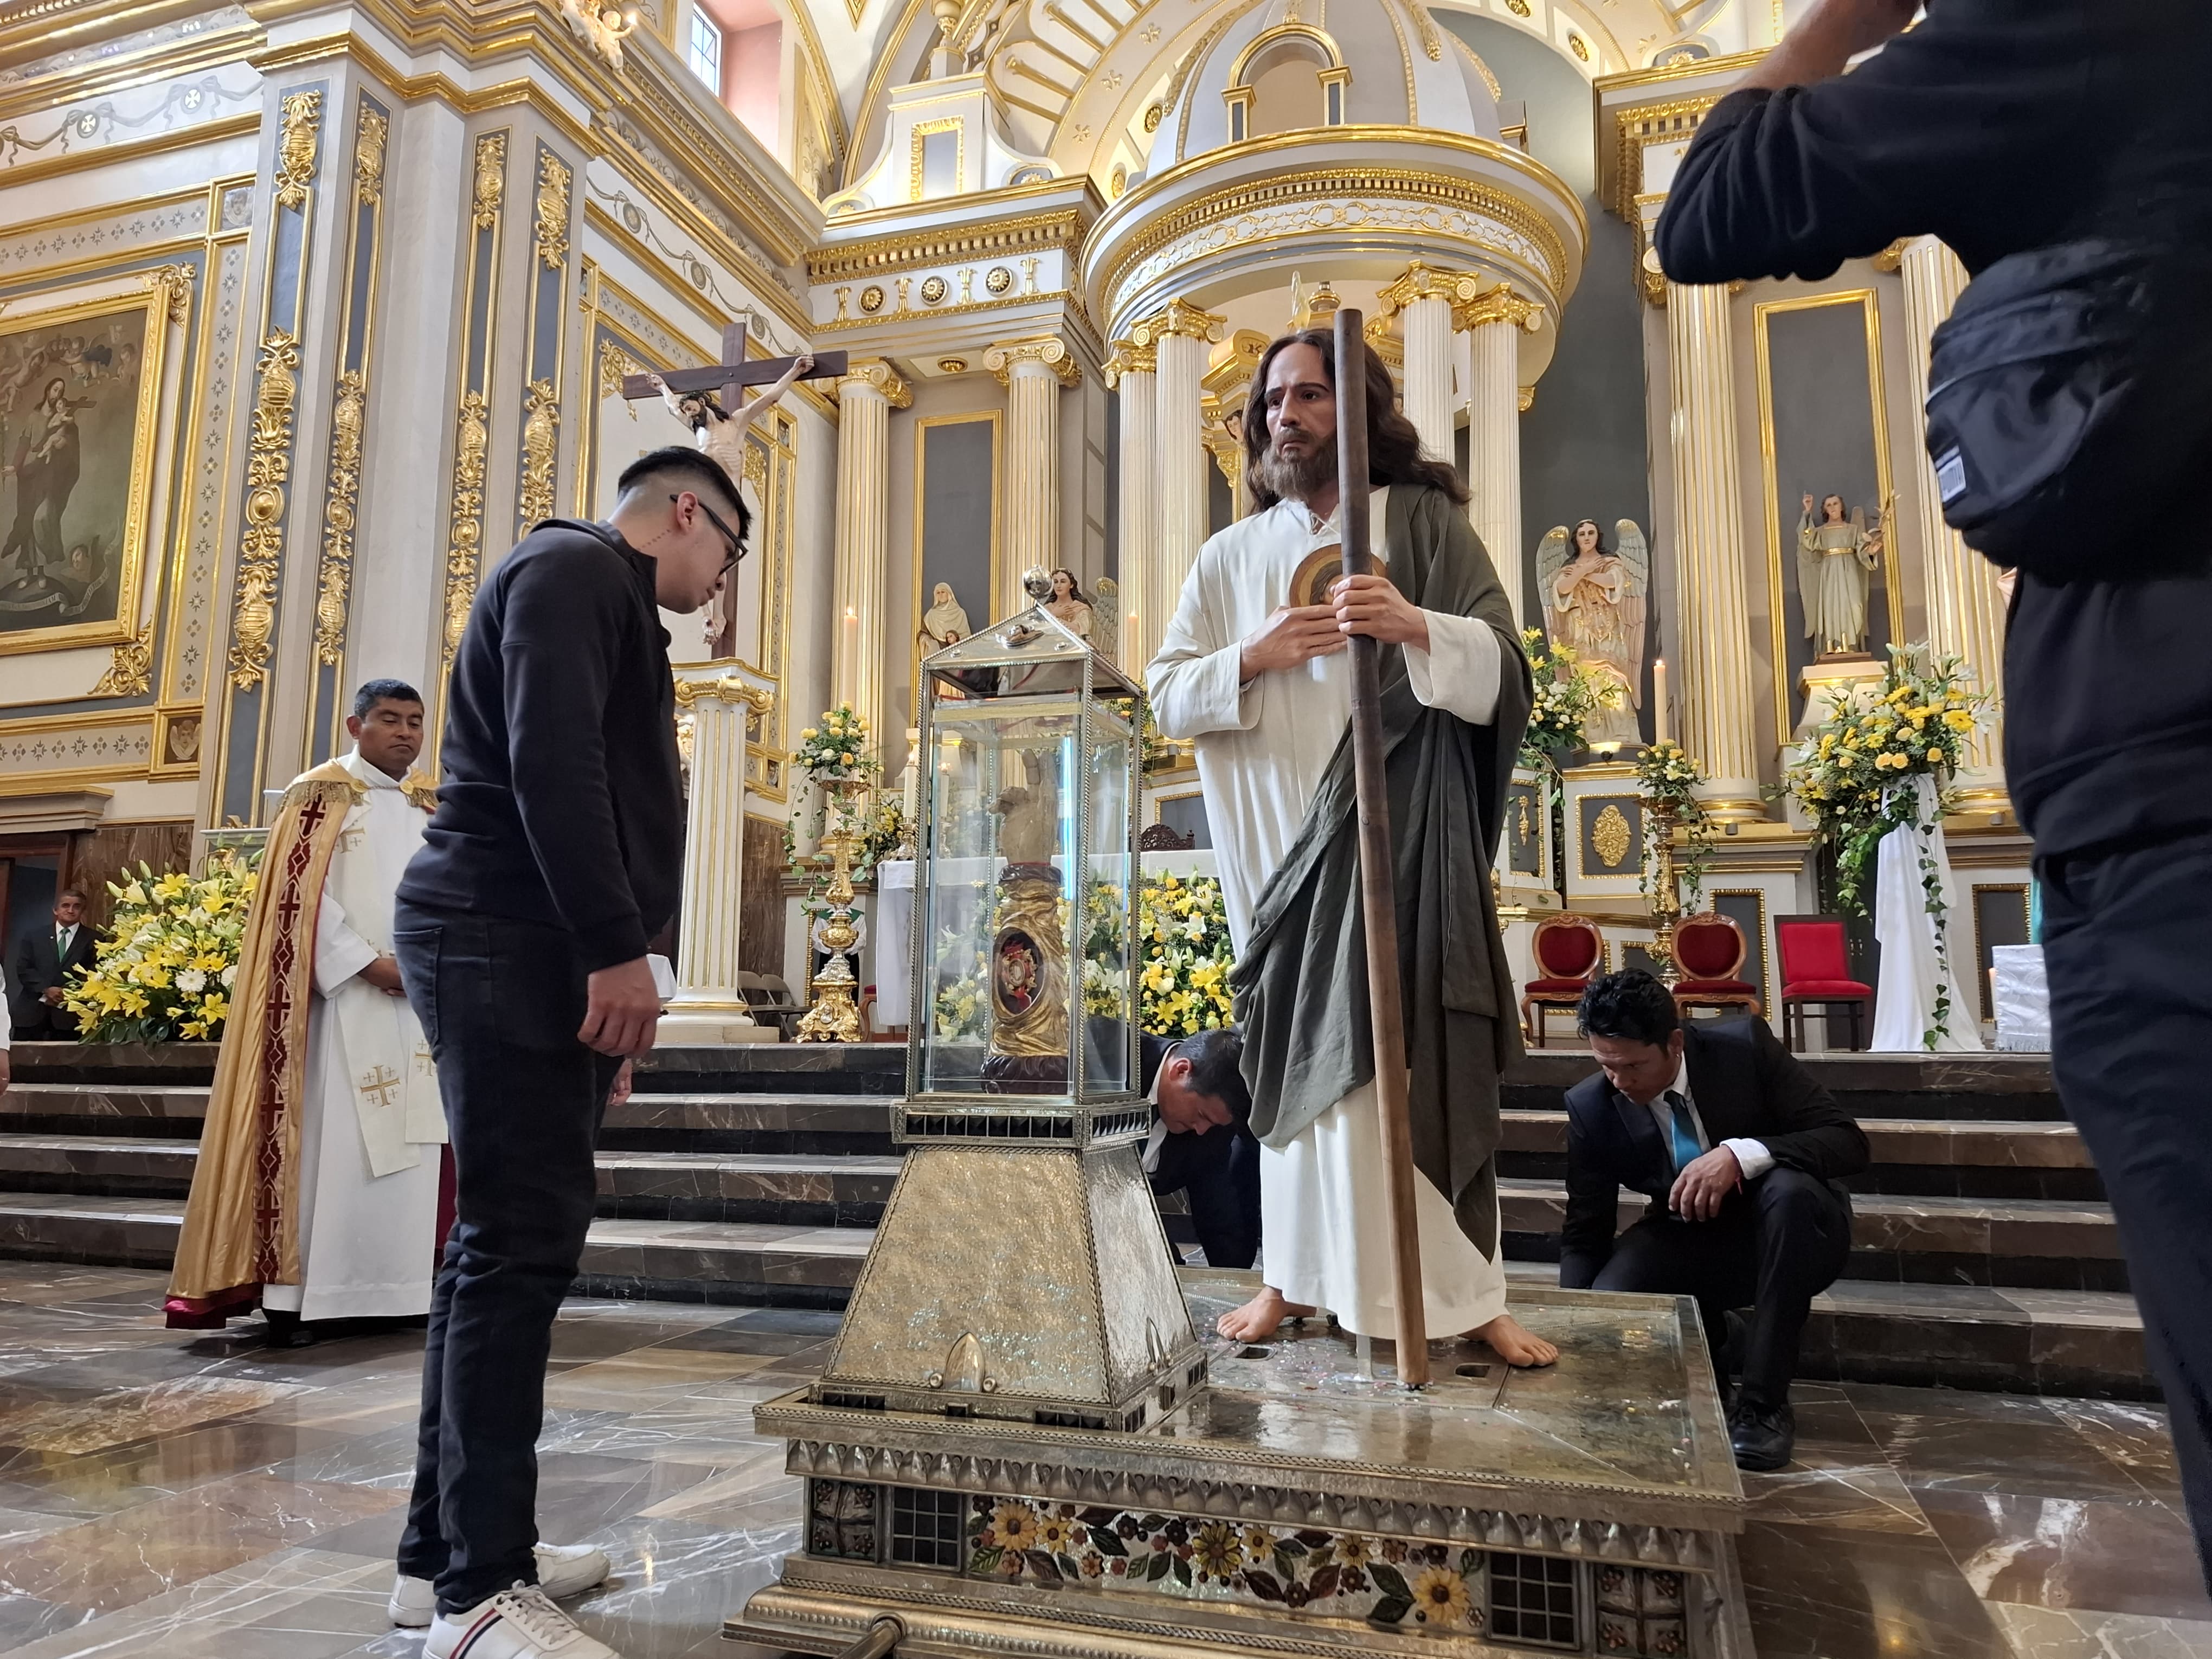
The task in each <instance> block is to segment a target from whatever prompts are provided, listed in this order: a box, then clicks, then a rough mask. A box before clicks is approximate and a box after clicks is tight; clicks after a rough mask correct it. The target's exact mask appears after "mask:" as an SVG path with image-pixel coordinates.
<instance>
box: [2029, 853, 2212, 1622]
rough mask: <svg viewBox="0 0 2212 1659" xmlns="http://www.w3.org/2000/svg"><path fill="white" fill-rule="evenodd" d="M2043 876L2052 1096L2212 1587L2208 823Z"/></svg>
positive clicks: (2074, 861) (2045, 865)
mask: <svg viewBox="0 0 2212 1659" xmlns="http://www.w3.org/2000/svg"><path fill="white" fill-rule="evenodd" d="M2036 873H2037V875H2038V877H2039V878H2040V879H2041V881H2042V884H2043V954H2044V963H2045V968H2046V969H2047V970H2048V972H2049V974H2050V978H2051V1049H2052V1054H2051V1066H2052V1070H2053V1072H2054V1073H2056V1075H2057V1081H2058V1095H2059V1098H2060V1099H2061V1100H2062V1101H2063V1102H2064V1103H2065V1106H2066V1113H2067V1115H2068V1116H2069V1117H2071V1118H2072V1119H2073V1120H2074V1123H2075V1127H2077V1128H2079V1129H2080V1130H2081V1139H2083V1140H2084V1141H2086V1142H2087V1144H2088V1147H2089V1154H2090V1156H2091V1158H2093V1159H2094V1160H2095V1162H2096V1165H2097V1170H2098V1172H2099V1173H2100V1174H2101V1175H2102V1176H2104V1178H2105V1190H2106V1193H2107V1194H2108V1195H2109V1196H2110V1197H2111V1199H2112V1213H2113V1216H2114V1218H2116V1219H2117V1221H2118V1224H2119V1230H2120V1245H2121V1248H2122V1249H2124V1251H2125V1252H2126V1254H2127V1261H2128V1274H2129V1280H2130V1284H2131V1285H2133V1287H2134V1290H2135V1296H2136V1304H2138V1305H2139V1306H2140V1307H2141V1309H2142V1316H2143V1335H2144V1337H2145V1339H2146V1343H2145V1346H2146V1347H2147V1349H2148V1356H2149V1358H2150V1361H2151V1365H2152V1368H2153V1369H2154V1370H2155V1371H2156V1373H2157V1376H2158V1380H2159V1384H2160V1387H2161V1388H2162V1389H2164V1390H2165V1391H2166V1408H2167V1412H2168V1414H2169V1418H2170V1420H2171V1422H2172V1431H2173V1449H2174V1451H2175V1453H2176V1455H2177V1456H2178V1459H2179V1464H2180V1469H2181V1492H2182V1496H2183V1498H2185V1499H2186V1500H2187V1503H2188V1506H2189V1520H2190V1524H2191V1527H2192V1528H2194V1529H2195V1530H2196V1534H2197V1554H2198V1559H2199V1563H2200V1565H2202V1567H2203V1571H2204V1573H2205V1577H2206V1582H2207V1583H2212V1322H2208V1320H2207V1319H2206V1316H2205V1310H2206V1306H2207V1304H2208V1302H2212V1233H2208V1232H2207V1231H2206V1227H2205V1218H2206V1217H2207V1215H2208V1214H2212V1111H2208V1109H2207V1107H2208V1100H2207V1088H2208V1085H2207V1084H2206V1081H2205V1069H2204V1068H2205V1062H2206V1060H2207V1058H2208V1057H2212V979H2208V978H2207V976H2206V971H2205V965H2204V946H2205V941H2206V940H2207V939H2212V835H2203V834H2198V835H2193V836H2179V837H2176V838H2173V839H2171V840H2166V841H2162V842H2157V843H2156V844H2154V845H2148V846H2142V847H2135V848H2122V849H2118V850H2114V851H2111V852H2106V853H2102V854H2096V855H2093V856H2088V857H2071V858H2054V859H2039V860H2037V861H2036Z"/></svg>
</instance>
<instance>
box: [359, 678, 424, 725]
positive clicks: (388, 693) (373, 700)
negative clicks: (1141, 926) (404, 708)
mask: <svg viewBox="0 0 2212 1659" xmlns="http://www.w3.org/2000/svg"><path fill="white" fill-rule="evenodd" d="M380 702H411V703H413V704H414V705H415V706H416V708H421V707H422V693H421V692H420V691H417V690H416V689H415V688H414V687H413V686H411V685H410V684H407V682H406V681H405V680H370V681H368V683H367V684H364V685H363V686H362V688H361V690H358V691H356V692H355V693H354V694H353V717H354V718H355V719H356V720H367V719H368V711H369V710H370V709H372V708H375V707H376V705H377V704H379V703H380Z"/></svg>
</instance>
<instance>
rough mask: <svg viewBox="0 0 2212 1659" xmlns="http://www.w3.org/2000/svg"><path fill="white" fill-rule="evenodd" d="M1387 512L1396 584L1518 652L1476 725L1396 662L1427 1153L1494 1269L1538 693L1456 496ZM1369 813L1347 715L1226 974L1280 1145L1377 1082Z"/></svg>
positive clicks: (1420, 1117)
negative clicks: (1501, 1087)
mask: <svg viewBox="0 0 2212 1659" xmlns="http://www.w3.org/2000/svg"><path fill="white" fill-rule="evenodd" d="M1384 521H1385V528H1384V532H1383V552H1384V556H1385V557H1386V558H1387V559H1388V561H1389V576H1390V580H1392V581H1393V582H1395V584H1396V585H1397V586H1398V589H1399V591H1400V592H1402V593H1404V594H1405V595H1406V597H1407V599H1411V600H1413V603H1414V604H1416V605H1419V606H1420V607H1421V608H1422V609H1423V610H1425V611H1442V612H1444V613H1446V614H1448V615H1450V616H1455V617H1477V618H1479V619H1480V620H1481V621H1483V622H1486V623H1489V624H1490V625H1491V627H1492V629H1496V630H1497V633H1498V649H1499V653H1500V656H1501V659H1502V660H1501V663H1500V672H1499V676H1498V712H1497V714H1496V716H1495V718H1494V720H1492V724H1490V725H1488V726H1470V725H1468V723H1467V722H1466V721H1465V720H1461V719H1460V718H1459V717H1458V716H1456V715H1455V714H1449V713H1447V712H1445V711H1444V710H1443V709H1440V708H1427V707H1426V706H1425V705H1424V704H1423V703H1422V702H1421V701H1420V700H1419V698H1418V697H1416V696H1414V695H1413V687H1412V685H1411V684H1409V683H1408V681H1407V675H1406V654H1405V652H1404V651H1403V650H1402V649H1401V648H1400V647H1396V646H1389V647H1384V648H1383V653H1382V684H1383V738H1384V743H1385V745H1386V748H1387V750H1388V751H1389V765H1388V774H1389V786H1390V826H1391V844H1392V847H1393V849H1394V851H1395V859H1396V870H1397V885H1398V954H1399V967H1400V971H1401V980H1402V983H1403V987H1404V995H1405V1005H1406V1008H1405V1030H1406V1050H1407V1053H1406V1059H1407V1065H1408V1066H1409V1067H1410V1068H1411V1072H1412V1082H1411V1086H1410V1089H1409V1091H1408V1101H1409V1107H1410V1115H1411V1118H1412V1127H1413V1162H1414V1164H1416V1166H1417V1167H1419V1170H1420V1171H1421V1173H1422V1174H1423V1175H1425V1176H1427V1177H1428V1179H1429V1180H1430V1181H1431V1182H1433V1183H1434V1184H1435V1186H1436V1188H1437V1191H1439V1192H1441V1193H1442V1194H1444V1196H1445V1197H1447V1198H1448V1199H1449V1200H1451V1204H1452V1208H1453V1211H1454V1212H1455V1214H1456V1215H1457V1217H1458V1218H1459V1225H1460V1230H1461V1231H1462V1232H1464V1233H1465V1234H1466V1235H1467V1236H1468V1238H1469V1239H1470V1240H1472V1241H1473V1242H1474V1244H1475V1246H1476V1248H1478V1249H1480V1250H1481V1251H1482V1253H1483V1255H1486V1256H1489V1257H1492V1258H1494V1257H1495V1256H1496V1255H1497V1251H1498V1201H1497V1195H1498V1177H1497V1164H1496V1161H1495V1160H1496V1155H1497V1151H1498V1080H1499V1078H1500V1077H1501V1075H1502V1074H1503V1073H1504V1070H1505V1067H1506V1066H1508V1065H1509V1064H1510V1062H1511V1061H1513V1060H1516V1059H1517V1058H1519V1056H1520V1054H1521V1028H1520V1025H1519V1024H1518V1022H1517V1021H1516V1018H1514V1015H1513V1007H1514V1003H1513V976H1512V973H1511V971H1510V969H1509V968H1508V966H1507V963H1506V960H1505V951H1504V944H1503V942H1502V941H1501V940H1500V939H1499V938H1498V908H1497V901H1496V899H1495V897H1494V896H1493V894H1492V888H1491V879H1490V872H1491V862H1492V858H1493V857H1494V856H1495V854H1496V853H1497V849H1498V829H1499V827H1500V825H1501V823H1503V819H1504V799H1505V793H1506V786H1507V784H1508V782H1509V781H1510V777H1511V775H1512V770H1513V761H1514V756H1515V754H1516V751H1517V750H1519V748H1520V746H1521V734H1522V730H1523V729H1524V728H1525V727H1526V726H1527V725H1528V710H1529V706H1530V703H1531V702H1532V700H1533V696H1534V690H1533V687H1532V685H1531V684H1530V680H1529V675H1528V659H1526V658H1525V657H1524V656H1523V655H1522V652H1521V641H1520V636H1519V631H1518V629H1516V627H1515V626H1514V622H1513V613H1512V611H1511V609H1510V606H1509V605H1507V604H1506V599H1505V590H1504V587H1503V586H1501V585H1500V583H1499V582H1498V573H1497V572H1496V571H1495V570H1494V569H1492V568H1491V563H1490V556H1489V554H1487V553H1486V552H1485V551H1484V550H1483V546H1482V543H1481V541H1480V538H1477V537H1476V535H1475V533H1474V529H1473V527H1472V526H1469V525H1468V521H1467V515H1466V514H1465V513H1464V512H1462V510H1461V509H1460V508H1459V507H1455V506H1454V505H1453V503H1452V501H1451V499H1450V498H1449V496H1447V495H1444V494H1443V492H1442V491H1441V490H1438V489H1434V488H1432V487H1431V486H1428V485H1425V484H1398V485H1394V486H1393V487H1392V488H1391V490H1390V501H1389V508H1388V511H1387V512H1386V513H1385V515H1384ZM1355 808H1356V802H1355V799H1354V793H1353V787H1352V732H1351V728H1350V726H1349V725H1348V724H1347V726H1346V730H1345V734H1344V737H1343V738H1342V740H1341V741H1340V742H1339V743H1338V744H1337V746H1336V753H1335V754H1334V756H1333V757H1331V758H1330V761H1329V766H1328V772H1327V773H1326V774H1324V775H1323V776H1322V781H1321V786H1320V787H1319V788H1318V789H1317V790H1316V792H1315V794H1314V798H1313V803H1312V805H1310V807H1309V808H1308V809H1307V811H1306V818H1305V823H1304V825H1303V826H1302V827H1301V828H1300V829H1299V831H1298V837H1297V841H1295V842H1292V843H1291V849H1290V851H1289V852H1288V853H1286V854H1284V856H1283V861H1282V863H1281V865H1280V866H1278V868H1277V869H1276V871H1275V873H1274V875H1273V877H1272V878H1270V879H1269V881H1268V883H1267V887H1266V889H1265V890H1263V891H1262V892H1261V895H1260V901H1259V905H1258V908H1257V910H1256V912H1255V915H1254V916H1253V919H1252V936H1251V939H1250V940H1249V943H1248V944H1247V945H1246V946H1245V949H1244V953H1243V957H1241V958H1240V959H1239V961H1238V962H1237V966H1236V968H1235V969H1234V970H1233V971H1232V972H1231V975H1230V986H1231V992H1232V994H1233V996H1234V999H1235V1005H1236V1017H1237V1024H1238V1026H1239V1027H1240V1028H1241V1030H1242V1031H1243V1037H1244V1078H1245V1081H1246V1082H1247V1083H1248V1084H1249V1085H1250V1087H1251V1091H1252V1102H1253V1106H1252V1132H1253V1133H1255V1134H1256V1135H1258V1136H1259V1137H1260V1138H1261V1140H1262V1141H1264V1142H1265V1143H1266V1144H1267V1145H1268V1146H1275V1147H1281V1146H1286V1145H1288V1144H1289V1142H1290V1141H1291V1139H1294V1138H1295V1137H1297V1135H1298V1134H1300V1133H1303V1132H1304V1130H1305V1129H1306V1127H1308V1126H1309V1125H1310V1124H1311V1123H1312V1122H1313V1121H1314V1120H1315V1119H1316V1118H1317V1117H1319V1116H1320V1115H1322V1113H1323V1112H1325V1111H1327V1110H1328V1109H1329V1108H1330V1107H1332V1106H1334V1104H1335V1103H1337V1102H1338V1101H1340V1100H1341V1099H1343V1098H1344V1097H1345V1096H1346V1095H1348V1094H1350V1093H1351V1092H1352V1091H1353V1090H1354V1089H1357V1088H1358V1087H1359V1086H1360V1085H1363V1084H1365V1083H1368V1082H1370V1081H1372V1080H1373V1079H1374V1076H1375V1054H1374V1042H1373V1026H1372V1022H1371V1020H1370V1018H1369V1012H1368V1009H1369V1004H1368V994H1367V948H1366V940H1365V934H1364V927H1365V922H1364V918H1363V916H1362V914H1361V907H1360V899H1359V824H1358V812H1357V811H1356V810H1355Z"/></svg>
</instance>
